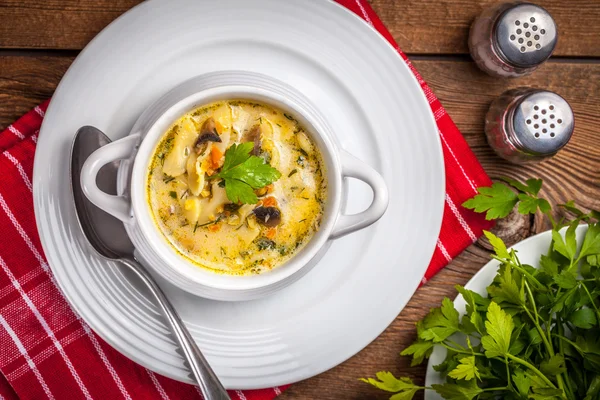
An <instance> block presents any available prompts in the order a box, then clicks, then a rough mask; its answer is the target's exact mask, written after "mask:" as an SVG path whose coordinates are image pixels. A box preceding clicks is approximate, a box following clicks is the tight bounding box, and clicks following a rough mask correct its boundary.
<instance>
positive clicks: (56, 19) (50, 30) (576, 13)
mask: <svg viewBox="0 0 600 400" xmlns="http://www.w3.org/2000/svg"><path fill="white" fill-rule="evenodd" d="M370 1H371V3H372V5H373V7H374V8H375V10H376V11H377V12H378V14H379V15H380V17H381V18H382V20H383V22H384V23H385V24H386V25H387V27H388V28H389V29H390V31H391V32H392V34H393V35H394V37H395V38H396V40H397V41H398V43H399V44H400V48H402V49H403V50H404V51H405V52H406V53H411V54H433V53H444V54H464V53H467V52H468V49H467V35H468V30H469V25H470V23H471V21H472V20H473V18H475V16H476V15H478V14H479V13H480V12H481V11H482V9H483V8H485V6H487V5H489V4H493V3H496V2H497V1H496V0H442V1H440V0H370ZM138 3H140V0H116V1H115V0H66V1H62V0H48V1H44V2H40V1H36V0H0V48H43V49H76V50H79V49H82V48H83V47H84V46H85V45H86V43H87V42H89V41H90V40H91V39H92V38H93V37H94V36H95V35H96V34H97V33H98V32H100V31H101V30H102V28H104V27H105V26H106V25H108V24H109V23H110V22H111V21H112V20H113V19H115V18H116V17H118V16H119V15H120V14H122V13H123V12H125V11H127V10H128V9H130V8H131V7H133V6H135V5H136V4H138ZM536 3H538V4H540V5H542V6H544V7H546V8H547V9H548V10H549V11H550V12H551V13H552V15H553V16H554V18H555V19H556V21H557V23H558V26H559V34H560V40H559V44H558V48H557V50H556V54H557V55H561V56H600V40H598V38H599V37H600V24H598V21H599V20H600V2H598V1H597V0H570V1H564V0H539V1H536Z"/></svg>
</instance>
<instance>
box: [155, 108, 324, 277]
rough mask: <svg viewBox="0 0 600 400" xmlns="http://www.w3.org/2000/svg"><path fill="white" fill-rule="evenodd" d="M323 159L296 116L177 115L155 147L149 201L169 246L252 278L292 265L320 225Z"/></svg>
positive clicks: (256, 111)
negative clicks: (288, 264) (292, 261)
mask: <svg viewBox="0 0 600 400" xmlns="http://www.w3.org/2000/svg"><path fill="white" fill-rule="evenodd" d="M326 188H327V182H326V173H325V171H324V163H323V159H322V156H321V154H320V152H319V150H318V149H317V147H316V146H315V144H314V142H313V141H312V140H311V139H310V137H309V136H308V134H307V133H306V132H305V130H304V128H303V127H302V126H301V125H300V124H299V123H298V121H296V120H295V119H294V118H293V117H292V116H290V115H288V114H286V113H284V112H283V111H281V110H279V109H277V108H274V107H272V106H269V105H266V104H262V103H254V102H248V101H233V100H232V101H219V102H215V103H212V104H209V105H206V106H202V107H199V108H197V109H195V110H193V111H191V112H189V113H187V114H186V115H184V116H183V117H181V118H180V119H178V120H177V121H176V122H175V123H174V124H173V125H172V126H171V127H170V128H169V130H168V131H167V132H166V133H165V134H164V136H163V137H162V138H161V140H160V142H159V143H158V145H157V146H156V149H155V151H154V154H153V156H152V161H151V163H150V166H149V169H148V175H147V200H148V204H149V206H150V209H151V212H152V214H153V216H154V220H155V222H156V225H157V226H158V228H159V229H160V231H161V232H162V233H163V235H164V236H165V238H166V239H167V241H168V242H169V243H170V244H171V245H172V246H173V247H174V248H175V249H176V250H177V251H178V252H179V253H180V254H182V255H183V256H185V257H187V258H188V259H189V260H191V261H193V262H194V263H195V264H197V265H199V266H201V267H204V268H208V269H210V270H213V271H217V272H220V273H227V274H233V275H246V274H257V273H261V272H264V271H268V270H270V269H272V268H275V267H277V266H278V265H281V264H282V263H284V262H285V261H287V260H288V259H290V258H291V257H292V256H293V255H294V254H295V253H297V252H298V251H300V250H301V249H302V247H303V246H305V245H306V243H307V242H308V241H309V240H310V239H311V238H312V236H313V235H314V234H315V232H316V231H317V230H318V228H319V224H320V223H321V218H322V215H323V205H324V202H325V195H326Z"/></svg>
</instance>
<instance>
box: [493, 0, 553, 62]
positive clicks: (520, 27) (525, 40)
mask: <svg viewBox="0 0 600 400" xmlns="http://www.w3.org/2000/svg"><path fill="white" fill-rule="evenodd" d="M557 40H558V32H557V29H556V24H555V22H554V19H553V18H552V16H551V15H550V14H549V13H548V11H546V10H545V9H544V8H542V7H540V6H537V5H535V4H530V3H520V4H516V5H514V6H512V7H511V8H509V9H508V10H506V11H505V12H504V13H503V14H501V15H500V17H498V20H497V21H496V24H495V29H494V46H495V47H496V49H497V50H498V53H499V54H500V56H501V57H502V58H504V60H505V61H506V62H507V63H509V64H512V65H515V66H517V67H522V68H530V67H534V66H536V65H539V64H541V63H543V62H544V61H546V59H547V58H548V57H550V55H551V54H552V52H553V51H554V47H556V42H557Z"/></svg>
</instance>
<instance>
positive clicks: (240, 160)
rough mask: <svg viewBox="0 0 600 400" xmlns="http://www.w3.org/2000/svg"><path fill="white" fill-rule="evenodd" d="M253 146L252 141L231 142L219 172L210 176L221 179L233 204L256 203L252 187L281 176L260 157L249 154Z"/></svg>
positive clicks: (271, 181)
mask: <svg viewBox="0 0 600 400" xmlns="http://www.w3.org/2000/svg"><path fill="white" fill-rule="evenodd" d="M253 148H254V143H252V142H247V143H242V144H239V145H238V144H233V145H232V146H231V147H230V148H229V149H227V151H226V152H225V161H224V162H223V167H222V168H221V172H219V173H218V174H215V175H213V176H211V178H212V179H214V178H221V179H223V182H225V193H226V194H227V198H228V199H229V200H230V201H231V202H232V203H234V204H237V203H238V202H241V203H245V204H256V203H257V202H258V197H257V196H256V194H255V193H254V189H260V188H262V187H265V186H267V185H270V184H271V183H273V182H275V181H276V180H277V179H279V178H280V177H281V173H280V172H279V171H277V170H276V169H275V168H273V167H271V166H270V165H269V164H267V163H265V160H264V159H263V158H262V157H257V156H253V155H250V152H251V151H252V149H253Z"/></svg>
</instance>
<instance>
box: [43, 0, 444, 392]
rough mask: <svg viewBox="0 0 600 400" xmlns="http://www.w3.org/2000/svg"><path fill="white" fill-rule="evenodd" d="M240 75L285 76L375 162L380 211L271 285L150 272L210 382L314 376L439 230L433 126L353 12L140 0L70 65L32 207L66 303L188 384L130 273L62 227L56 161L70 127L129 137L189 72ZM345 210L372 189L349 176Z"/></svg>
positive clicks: (359, 335) (407, 284) (302, 5)
mask: <svg viewBox="0 0 600 400" xmlns="http://www.w3.org/2000/svg"><path fill="white" fill-rule="evenodd" d="M224 69H243V70H249V71H255V72H260V73H263V74H267V75H272V76H273V77H276V78H278V79H280V80H282V81H284V82H287V83H288V84H291V85H293V86H295V87H296V88H297V89H299V90H300V91H301V92H302V93H303V94H304V95H305V96H307V97H309V98H310V99H312V100H313V101H314V103H315V104H316V105H317V106H318V107H321V109H322V110H324V113H325V114H326V115H327V116H328V118H329V121H328V122H329V123H330V124H331V125H332V126H334V127H335V130H336V135H337V142H338V145H339V146H341V147H343V148H345V149H346V150H348V151H350V152H351V153H353V154H354V155H356V156H357V157H359V158H361V159H363V160H364V161H365V162H368V163H369V164H370V165H372V166H374V167H375V168H376V169H377V170H379V171H380V172H381V173H382V175H383V176H384V178H385V179H386V182H387V184H388V185H389V191H390V199H391V201H390V207H389V209H388V211H387V213H386V215H385V216H384V218H383V219H382V220H381V221H380V222H379V223H377V224H376V225H374V226H372V227H371V228H369V229H366V230H363V231H361V232H358V233H356V234H353V235H350V236H348V237H346V238H343V239H342V240H339V241H336V242H335V243H334V244H333V246H332V247H331V249H330V250H329V252H328V254H327V255H326V256H325V257H324V258H323V259H322V261H321V262H320V264H319V265H318V266H316V267H315V268H314V270H313V271H311V272H310V273H309V274H308V275H307V276H305V277H304V278H303V279H301V280H300V281H299V282H297V283H296V284H294V285H292V286H290V287H289V288H287V289H285V290H284V291H281V292H279V293H278V294H276V295H274V296H271V297H268V298H265V299H261V300H257V301H251V302H244V303H223V302H216V301H209V300H205V299H201V298H197V297H194V296H192V295H190V294H187V293H184V292H182V291H180V290H178V289H176V288H174V287H172V286H170V285H168V284H167V283H165V282H160V283H161V285H162V286H163V288H164V290H165V292H166V293H167V295H168V297H169V298H170V299H171V300H172V301H173V302H174V304H175V307H176V308H177V309H178V311H179V312H180V313H181V315H182V316H183V319H184V320H185V321H186V323H187V324H188V325H189V327H190V329H191V331H192V334H193V336H194V338H195V339H196V340H197V342H198V344H199V346H200V348H201V349H202V350H203V351H204V353H205V355H206V356H207V357H208V359H209V361H210V362H211V364H212V365H213V366H214V368H215V370H216V372H217V374H218V375H219V377H220V378H221V379H222V380H223V383H224V384H225V385H226V386H227V387H229V388H238V389H245V388H259V387H268V386H274V385H280V384H284V383H291V382H295V381H298V380H301V379H305V378H308V377H311V376H314V375H316V374H318V373H320V372H323V371H325V370H327V369H329V368H331V367H333V366H335V365H337V364H339V363H341V362H342V361H344V360H346V359H347V358H349V357H351V356H352V355H354V354H355V353H357V352H358V351H360V350H361V349H362V348H363V347H365V346H366V345H367V344H368V343H369V342H371V341H372V340H373V339H374V338H375V337H377V336H378V335H379V334H380V333H381V332H382V331H383V330H384V329H385V328H386V327H387V326H388V325H389V324H390V322H391V321H392V320H393V319H394V318H395V317H396V316H397V315H398V313H399V312H400V310H402V308H403V307H404V305H405V304H406V303H407V301H408V300H409V299H410V297H411V295H412V294H413V292H414V290H415V289H416V288H417V286H418V284H419V282H420V280H421V277H422V276H423V273H424V272H425V269H426V267H427V264H428V263H429V260H430V258H431V255H432V253H433V250H434V246H435V243H436V240H437V235H438V233H439V228H440V224H441V219H442V211H443V201H444V171H443V160H442V152H441V145H440V142H439V138H438V134H437V129H436V126H435V121H434V119H433V116H432V114H431V111H430V108H429V105H428V103H427V101H426V99H425V96H424V95H423V93H422V92H421V89H420V87H419V85H418V83H417V81H416V79H415V78H414V76H413V75H412V74H411V72H410V71H409V69H408V68H407V66H406V65H405V63H404V62H403V61H402V60H401V58H400V57H399V56H398V54H397V53H396V52H395V51H394V49H393V48H392V47H391V46H390V45H389V44H388V43H387V42H386V41H385V40H384V39H383V38H382V37H381V36H380V35H379V34H378V33H377V32H375V31H374V30H373V29H372V28H370V27H369V26H368V25H367V24H365V23H363V21H362V20H360V19H359V18H358V17H357V16H356V15H354V14H352V13H351V12H349V11H347V10H346V9H344V8H342V7H341V6H339V5H337V4H335V3H333V2H330V1H324V0H294V1H290V0H286V1H280V0H254V1H247V0H219V1H210V2H209V1H198V0H189V1H186V0H178V1H157V0H156V1H147V2H144V3H143V4H141V5H139V6H138V7H136V8H134V9H133V10H131V11H129V12H127V13H126V14H124V15H123V16H122V17H120V18H119V19H117V20H116V21H115V22H113V23H112V24H111V25H110V26H109V27H108V28H106V29H105V30H104V31H103V32H102V33H100V34H99V35H98V36H97V37H96V38H95V39H94V40H93V41H92V42H91V43H90V44H89V45H88V46H87V47H86V49H85V50H84V51H83V52H82V53H81V55H80V56H79V57H78V58H77V59H76V60H75V62H74V63H73V65H72V66H71V68H70V69H69V71H68V72H67V74H66V75H65V77H64V78H63V80H62V82H61V83H60V85H59V87H58V89H57V91H56V94H55V95H54V98H53V100H52V103H51V105H50V108H49V109H48V112H47V114H46V118H45V120H44V124H43V126H42V130H41V133H40V138H39V143H38V150H37V154H36V160H35V169H34V201H35V213H36V219H37V224H38V229H39V232H40V236H41V239H42V243H43V247H44V251H45V253H46V256H47V257H48V260H49V263H50V265H51V267H52V270H53V272H54V274H55V276H56V279H57V281H58V283H59V285H60V287H61V289H62V290H63V292H64V294H65V296H66V297H67V299H68V300H69V302H70V303H71V304H72V305H73V308H74V309H75V310H76V311H77V312H78V313H79V314H80V315H81V316H82V317H83V319H84V320H85V321H86V322H87V323H88V324H89V325H90V326H91V327H92V329H94V331H96V332H97V333H98V334H99V335H100V336H101V337H102V338H104V339H105V340H106V341H108V342H109V343H110V344H111V345H112V346H114V347H115V348H116V349H118V350H119V351H120V352H122V353H123V354H125V355H126V356H128V357H130V358H132V359H133V360H135V361H137V362H138V363H140V364H142V365H144V366H146V367H148V368H150V369H152V370H154V371H156V372H158V373H160V374H163V375H166V376H169V377H172V378H175V379H178V380H182V381H189V380H188V378H187V376H186V372H185V369H184V367H183V365H182V362H181V358H180V356H179V355H177V353H176V352H175V346H174V344H173V341H172V340H171V338H170V337H169V332H168V329H167V328H166V326H165V325H164V324H163V322H162V319H161V317H160V315H159V314H158V311H157V309H156V307H155V306H154V304H153V303H152V301H151V300H150V298H149V297H147V295H146V293H145V291H144V288H143V287H140V285H139V283H138V281H137V280H135V279H133V278H131V277H130V276H129V275H127V274H125V273H124V272H123V271H121V270H120V269H118V268H117V267H116V266H114V265H113V264H112V263H107V262H104V261H102V260H100V259H98V258H97V257H95V256H94V255H92V254H90V251H89V249H88V247H87V246H86V244H85V240H84V238H83V237H82V235H81V234H80V232H79V230H78V229H77V225H76V224H75V216H74V207H73V205H72V201H71V198H70V190H69V176H68V159H67V158H68V157H67V155H68V154H69V147H70V144H71V141H72V139H73V135H74V134H75V131H76V130H77V129H78V128H79V127H80V126H82V125H95V126H97V127H98V128H100V129H102V130H103V131H105V132H106V133H107V134H108V135H109V136H110V137H111V138H112V139H116V138H119V137H122V136H124V135H125V134H127V133H128V131H129V129H130V128H131V126H132V125H133V123H134V121H135V120H136V118H137V117H138V116H139V115H140V113H141V112H142V111H143V110H144V108H145V107H147V106H148V105H149V104H150V103H152V102H153V101H154V100H156V99H157V98H158V97H160V96H161V95H162V94H163V93H165V91H167V90H168V89H170V88H172V87H173V86H175V85H177V84H178V83H180V82H182V81H184V80H186V79H189V78H190V77H192V76H196V75H199V74H202V73H206V72H211V71H217V70H224ZM349 193H350V197H351V200H350V201H349V204H348V210H349V211H358V210H360V209H361V208H364V207H365V206H366V205H368V204H369V201H370V199H371V194H370V193H369V191H368V189H366V188H365V187H363V186H360V185H356V186H355V185H354V184H350V186H349Z"/></svg>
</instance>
